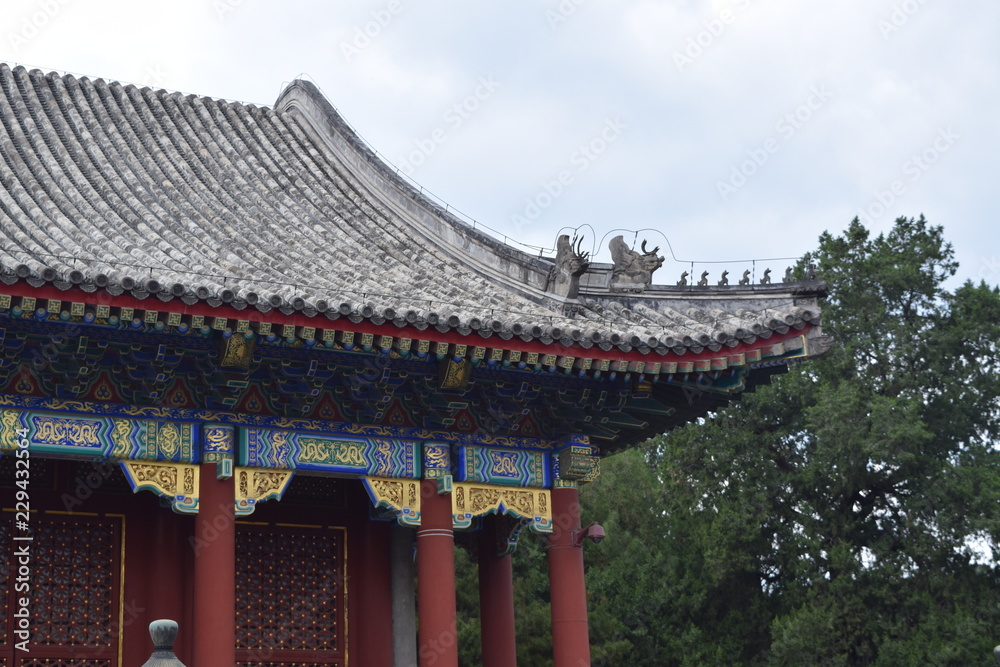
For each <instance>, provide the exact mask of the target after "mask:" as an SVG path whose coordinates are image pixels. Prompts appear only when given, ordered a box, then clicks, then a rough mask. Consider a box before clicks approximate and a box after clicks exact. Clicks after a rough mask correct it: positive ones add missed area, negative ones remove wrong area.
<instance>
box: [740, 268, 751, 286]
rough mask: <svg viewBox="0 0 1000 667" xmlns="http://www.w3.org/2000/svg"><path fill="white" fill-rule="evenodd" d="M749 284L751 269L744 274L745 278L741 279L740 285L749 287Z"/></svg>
mask: <svg viewBox="0 0 1000 667" xmlns="http://www.w3.org/2000/svg"><path fill="white" fill-rule="evenodd" d="M749 284H750V269H747V270H746V271H744V272H743V277H742V278H740V285H749Z"/></svg>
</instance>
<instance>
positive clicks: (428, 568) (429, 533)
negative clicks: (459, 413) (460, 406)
mask: <svg viewBox="0 0 1000 667" xmlns="http://www.w3.org/2000/svg"><path fill="white" fill-rule="evenodd" d="M420 492H421V500H420V503H421V508H420V517H421V518H420V529H419V530H417V614H418V617H419V619H420V629H419V631H418V632H417V639H418V643H419V656H420V665H421V667H429V666H430V665H434V667H458V629H457V620H456V616H457V614H456V610H455V533H454V530H453V528H452V523H451V496H449V495H438V492H437V480H436V479H425V480H423V481H422V482H421V485H420ZM195 667H200V666H198V665H195Z"/></svg>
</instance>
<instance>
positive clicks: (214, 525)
mask: <svg viewBox="0 0 1000 667" xmlns="http://www.w3.org/2000/svg"><path fill="white" fill-rule="evenodd" d="M216 465H217V464H215V463H203V464H202V465H201V473H200V486H201V490H200V494H201V495H200V498H199V501H198V514H197V515H196V516H195V522H194V540H193V541H192V547H193V549H194V625H195V627H194V633H193V635H194V640H193V641H192V651H191V653H192V657H193V660H192V662H193V665H192V667H230V665H235V664H236V515H235V498H236V490H235V487H234V480H233V478H232V477H230V478H228V479H224V480H222V479H218V478H217V477H216Z"/></svg>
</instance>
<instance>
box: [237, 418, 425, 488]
mask: <svg viewBox="0 0 1000 667" xmlns="http://www.w3.org/2000/svg"><path fill="white" fill-rule="evenodd" d="M239 440H240V456H239V458H240V463H241V464H242V465H244V466H247V467H251V468H279V469H284V470H314V471H317V472H325V473H337V474H343V475H359V476H371V477H405V478H414V477H419V476H420V458H419V456H418V455H417V452H418V448H419V444H420V443H418V442H417V441H414V440H396V439H389V438H353V437H349V436H326V435H316V434H312V433H302V432H298V431H285V430H279V429H261V428H245V429H240V438H239Z"/></svg>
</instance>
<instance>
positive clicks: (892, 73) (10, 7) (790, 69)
mask: <svg viewBox="0 0 1000 667" xmlns="http://www.w3.org/2000/svg"><path fill="white" fill-rule="evenodd" d="M4 10H5V11H4V12H3V14H2V17H0V59H2V60H4V61H6V62H8V63H10V64H15V63H17V64H23V65H26V66H29V67H37V68H39V69H42V70H45V71H49V70H55V71H64V72H72V73H75V74H82V75H87V76H90V77H92V78H104V79H108V80H118V81H122V82H131V83H135V84H138V85H148V86H151V87H153V88H165V89H167V90H177V91H181V92H185V93H195V94H199V95H207V96H210V97H216V98H225V99H230V100H235V101H241V102H247V103H253V104H258V105H262V106H271V105H273V103H274V101H275V100H276V99H277V97H278V95H279V93H280V92H281V90H282V89H283V87H284V86H285V85H286V84H287V83H288V82H290V81H292V80H294V79H296V78H307V79H309V80H311V81H313V82H314V83H315V84H316V85H317V86H319V88H320V90H322V91H323V93H324V94H325V95H326V97H327V98H328V99H329V100H330V102H331V103H332V104H333V106H334V107H336V108H337V109H338V111H339V112H340V113H341V114H342V115H343V117H344V118H345V119H346V120H347V122H348V123H350V124H351V125H352V126H353V127H354V129H355V130H356V131H357V132H358V134H359V135H360V136H361V137H362V138H363V139H364V140H365V141H366V142H367V143H368V145H369V146H370V147H371V148H372V149H373V150H375V151H377V153H378V154H379V155H380V156H382V157H383V159H385V160H386V161H388V162H390V163H391V164H393V165H394V166H395V167H397V168H398V169H399V171H400V173H401V174H404V175H406V176H407V177H408V178H410V179H411V180H412V181H413V182H414V183H415V184H416V185H417V187H420V188H423V189H424V190H425V191H426V192H429V193H431V194H433V195H434V196H435V197H436V198H437V199H438V200H440V201H441V202H442V203H443V204H446V205H447V206H448V208H449V210H456V211H458V212H460V213H461V214H463V215H464V216H465V217H466V218H467V219H469V220H473V221H475V224H476V226H477V227H483V226H486V227H488V228H489V229H490V230H492V231H490V232H489V233H491V234H493V235H494V236H497V237H498V238H501V239H504V240H507V241H508V242H511V243H512V244H514V243H515V242H519V243H522V244H526V246H527V249H528V251H529V252H533V253H538V252H541V251H540V250H538V248H552V247H553V246H554V244H555V241H556V238H557V236H558V235H559V234H560V233H570V234H572V233H574V231H578V232H579V233H581V234H583V235H584V237H585V238H584V243H583V245H584V247H585V248H586V249H589V250H591V251H592V253H593V255H594V257H595V258H596V259H598V260H601V261H609V254H608V251H607V244H608V242H609V241H610V240H611V238H612V237H613V236H616V235H617V234H623V235H624V236H625V238H626V240H627V241H628V242H630V243H631V242H632V241H633V240H635V241H637V242H641V241H642V240H643V239H649V247H650V248H651V247H653V246H660V248H661V254H665V255H666V257H667V262H666V263H665V265H664V266H663V268H661V269H660V270H659V271H658V272H657V274H656V275H655V276H654V282H657V283H668V284H672V283H674V282H676V280H678V279H679V278H680V274H681V272H682V271H688V272H690V273H693V274H696V275H700V273H701V271H703V270H708V271H709V272H710V276H709V280H711V281H713V282H714V281H715V280H716V279H717V278H718V274H719V272H720V271H721V269H722V268H729V269H732V270H733V271H734V272H736V271H739V270H740V269H742V268H750V269H752V270H753V275H754V277H755V278H757V277H758V276H760V275H761V269H762V267H765V266H767V267H772V268H773V270H774V272H775V278H779V277H780V275H781V274H782V273H783V270H784V267H785V266H786V265H787V264H790V263H791V262H792V260H791V259H784V258H795V257H799V256H801V255H802V254H803V253H806V252H808V251H810V250H813V249H815V248H816V246H817V240H818V237H819V235H820V234H821V233H822V232H824V231H829V232H831V233H833V234H838V233H840V232H842V231H843V230H844V229H845V228H846V227H847V225H848V224H849V222H850V220H851V219H852V218H853V217H855V216H858V217H860V218H861V219H862V221H863V222H864V223H865V224H866V226H867V227H869V228H870V229H871V230H872V231H873V232H875V233H879V232H883V231H886V230H887V229H889V228H890V227H891V225H892V222H893V220H894V219H895V218H897V217H899V216H906V217H914V216H919V215H921V214H923V215H925V216H926V217H927V219H928V221H929V222H931V223H932V224H936V225H942V226H943V227H944V229H945V237H946V238H947V239H948V240H949V241H951V242H952V243H953V244H954V247H955V252H956V257H957V258H958V260H959V261H960V263H961V267H960V269H959V273H958V276H957V278H956V281H959V280H960V281H964V280H966V279H971V280H974V281H978V280H980V279H985V280H986V281H987V282H989V283H991V284H994V285H995V284H998V283H1000V225H998V224H997V222H998V221H997V217H996V215H997V214H996V211H997V210H998V209H1000V183H998V176H1000V169H998V168H997V166H996V156H997V149H998V148H1000V123H998V118H1000V114H998V111H997V110H998V108H1000V86H998V85H997V82H998V81H1000V3H998V2H996V0H956V1H954V2H950V3H946V2H944V1H943V0H840V1H838V2H813V1H803V0H798V1H792V0H703V1H701V2H694V1H684V0H660V1H657V2H654V1H649V0H615V1H614V2H611V1H610V0H540V1H538V2H499V1H493V2H457V1H452V2H444V1H439V0H421V1H420V2H417V1H416V0H379V1H376V2H362V1H350V2H348V1H346V0H340V1H336V2H330V1H325V2H319V1H306V0H285V1H284V2H274V1H273V0H272V1H266V0H171V2H138V1H136V0H5V3H4ZM636 245H637V246H638V243H636ZM519 247H522V248H524V247H525V246H519ZM549 254H551V253H549ZM768 258H782V259H774V260H771V261H766V260H767V259H768ZM675 260H676V261H675ZM751 260H756V261H752V262H751ZM719 262H730V263H728V264H720V263H719ZM734 282H735V281H734Z"/></svg>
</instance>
